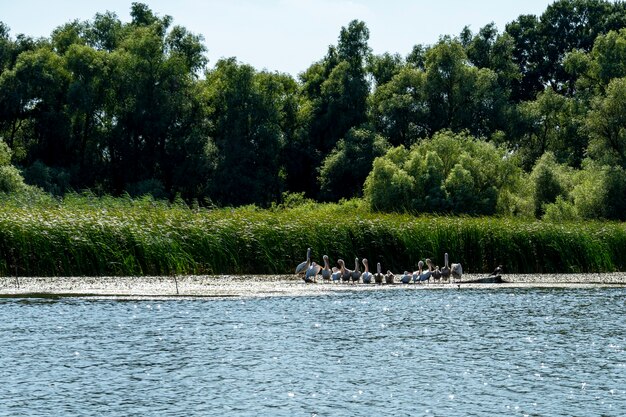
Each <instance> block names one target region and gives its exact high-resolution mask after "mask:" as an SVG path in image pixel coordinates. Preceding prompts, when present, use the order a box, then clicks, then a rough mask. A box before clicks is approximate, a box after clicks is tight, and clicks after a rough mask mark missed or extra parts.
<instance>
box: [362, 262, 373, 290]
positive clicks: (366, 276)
mask: <svg viewBox="0 0 626 417" xmlns="http://www.w3.org/2000/svg"><path fill="white" fill-rule="evenodd" d="M361 262H363V275H361V278H362V279H363V284H369V283H371V282H372V273H371V272H370V269H369V266H368V264H367V259H365V258H363V260H362V261H361Z"/></svg>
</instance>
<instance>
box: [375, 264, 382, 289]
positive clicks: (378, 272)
mask: <svg viewBox="0 0 626 417" xmlns="http://www.w3.org/2000/svg"><path fill="white" fill-rule="evenodd" d="M381 271H382V269H381V267H380V262H378V263H377V264H376V273H375V274H374V282H375V283H376V284H382V283H383V273H382V272H381Z"/></svg>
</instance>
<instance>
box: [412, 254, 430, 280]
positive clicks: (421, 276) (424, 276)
mask: <svg viewBox="0 0 626 417" xmlns="http://www.w3.org/2000/svg"><path fill="white" fill-rule="evenodd" d="M426 264H427V265H428V269H427V270H426V271H424V262H422V261H419V262H418V263H417V269H418V270H417V271H415V272H413V282H421V281H428V280H429V279H430V276H431V274H432V271H431V269H430V268H431V265H432V262H431V260H430V259H426Z"/></svg>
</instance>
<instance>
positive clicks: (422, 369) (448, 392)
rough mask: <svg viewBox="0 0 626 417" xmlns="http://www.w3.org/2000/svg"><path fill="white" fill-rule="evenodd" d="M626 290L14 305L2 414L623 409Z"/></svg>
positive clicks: (0, 336) (0, 305)
mask: <svg viewBox="0 0 626 417" xmlns="http://www.w3.org/2000/svg"><path fill="white" fill-rule="evenodd" d="M625 295H626V290H625V289H623V288H616V289H601V290H598V289H567V290H565V289H507V290H466V291H460V292H450V291H436V290H433V291H420V292H407V291H397V292H395V291H382V292H356V293H341V294H332V295H325V296H318V297H297V298H287V297H285V298H283V297H274V298H264V299H251V300H232V299H231V300H187V301H183V300H172V301H159V302H158V303H155V302H154V301H134V302H118V301H110V300H99V301H98V300H84V299H63V300H58V301H53V300H39V299H22V300H20V299H13V300H11V299H4V300H1V301H0V316H2V317H0V342H1V343H0V381H2V387H1V388H0V415H11V416H31V415H64V416H70V415H86V416H87V415H127V416H131V415H137V416H139V415H142V416H143V415H168V416H191V415H214V414H217V415H233V416H234V415H285V416H291V415H307V416H309V415H319V416H322V415H393V414H398V415H424V414H427V415H428V414H430V415H446V416H447V415H467V414H473V415H618V414H619V413H620V412H621V411H620V410H624V409H626V372H624V368H625V367H626V356H625V355H624V348H623V346H624V343H625V342H624V341H625V340H626V326H623V319H622V317H623V308H624V301H623V300H624V296H625Z"/></svg>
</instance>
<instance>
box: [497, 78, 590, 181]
mask: <svg viewBox="0 0 626 417" xmlns="http://www.w3.org/2000/svg"><path fill="white" fill-rule="evenodd" d="M585 110H586V109H585V107H584V103H582V102H581V101H580V100H578V99H576V98H568V97H565V96H563V95H560V94H558V93H556V92H555V91H554V90H553V89H552V88H547V89H546V90H545V91H544V92H542V93H540V94H539V95H538V96H537V99H536V100H534V101H527V102H523V103H521V104H520V105H519V106H518V114H519V117H520V119H521V123H522V126H521V127H518V129H517V131H516V132H515V133H514V136H513V137H512V140H511V142H510V143H509V146H510V148H511V149H514V150H515V151H516V152H517V153H518V155H519V156H520V158H521V162H522V166H523V167H524V168H525V169H526V170H530V169H531V168H532V166H533V165H534V164H535V162H536V161H537V160H538V159H539V158H540V157H541V156H542V155H543V154H544V153H545V152H548V151H549V152H552V154H553V155H554V156H555V157H556V160H557V161H558V162H559V163H567V164H569V165H571V166H574V167H580V164H581V163H582V160H583V158H584V156H585V150H586V149H587V143H588V141H587V138H586V136H585V135H584V134H583V131H582V126H583V123H584V112H585ZM516 134H517V135H516Z"/></svg>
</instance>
